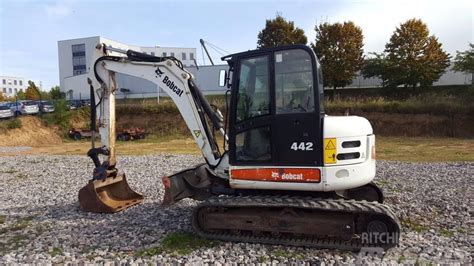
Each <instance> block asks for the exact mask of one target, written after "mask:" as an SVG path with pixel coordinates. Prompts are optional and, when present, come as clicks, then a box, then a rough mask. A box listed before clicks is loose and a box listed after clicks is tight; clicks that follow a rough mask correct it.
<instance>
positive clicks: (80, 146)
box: [0, 136, 474, 173]
mask: <svg viewBox="0 0 474 266" xmlns="http://www.w3.org/2000/svg"><path fill="white" fill-rule="evenodd" d="M219 143H221V141H219ZM376 147H377V159H378V160H393V161H405V162H445V161H450V162H455V161H474V153H472V152H470V151H472V150H474V139H455V138H421V137H419V138H413V137H377V139H376ZM89 149H90V143H89V142H88V141H85V140H84V141H67V142H65V143H62V144H54V145H46V146H41V147H33V148H32V149H31V150H26V151H22V152H20V154H52V155H84V156H85V154H86V153H87V151H88V150H89ZM117 153H118V155H146V154H157V153H158V154H159V153H167V154H195V155H199V154H200V151H199V150H198V148H197V145H196V144H195V143H194V140H192V139H190V138H177V139H173V138H171V137H168V138H158V137H154V136H150V137H149V138H147V139H144V140H138V141H129V142H117ZM17 154H18V153H1V154H0V156H9V155H17ZM6 171H9V170H6ZM12 171H13V170H12ZM11 173H15V172H11Z"/></svg>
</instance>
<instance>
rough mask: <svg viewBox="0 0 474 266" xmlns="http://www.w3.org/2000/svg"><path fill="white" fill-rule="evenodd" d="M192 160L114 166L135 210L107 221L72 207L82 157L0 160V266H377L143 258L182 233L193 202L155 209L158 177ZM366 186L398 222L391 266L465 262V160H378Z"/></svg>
mask: <svg viewBox="0 0 474 266" xmlns="http://www.w3.org/2000/svg"><path fill="white" fill-rule="evenodd" d="M200 161H201V159H200V157H197V156H191V155H163V156H158V155H153V156H130V157H121V158H120V161H119V167H121V169H123V170H124V171H125V173H126V174H127V177H128V180H129V183H130V185H131V186H132V188H133V189H135V190H136V191H137V192H139V193H142V194H143V195H145V196H146V200H145V203H144V204H142V205H140V206H136V207H133V208H130V209H128V210H125V211H123V212H120V213H117V214H113V215H110V214H108V215H107V214H91V213H84V212H82V211H81V210H80V209H79V205H78V202H77V192H78V190H79V189H80V188H81V187H82V186H83V185H85V184H86V182H87V180H88V179H89V177H90V174H91V170H92V163H91V161H90V160H89V159H87V158H86V157H85V156H17V157H0V202H1V205H0V256H1V257H0V264H14V263H48V264H49V263H69V262H72V263H74V264H76V263H124V264H125V263H134V264H140V263H146V262H159V263H189V264H198V263H212V262H214V263H221V264H224V263H226V264H228V263H229V264H236V263H246V264H247V263H265V264H278V263H292V264H301V263H311V264H312V263H315V264H320V263H325V264H334V263H342V264H352V263H358V262H363V263H365V262H375V263H378V262H380V258H378V257H376V256H374V257H372V256H364V257H362V256H359V254H357V253H352V252H346V251H338V250H318V249H310V248H296V247H283V246H271V245H259V244H246V243H227V242H217V243H214V245H213V246H212V247H201V248H198V249H196V250H193V251H192V252H191V253H189V254H187V255H180V254H178V253H176V252H169V251H167V252H154V253H155V254H153V253H152V252H148V254H146V253H147V252H140V251H152V250H155V251H156V249H153V248H154V247H157V246H160V243H161V241H162V240H163V239H164V238H165V237H166V235H170V234H175V233H176V232H181V231H184V232H192V228H191V225H190V222H189V216H190V213H191V211H192V208H193V206H194V205H196V203H197V202H195V201H193V200H183V201H181V202H179V203H178V204H176V205H174V206H172V207H169V208H161V207H160V206H159V202H160V200H161V197H162V196H163V187H162V185H161V181H160V177H161V176H163V175H167V174H171V173H173V172H175V171H177V170H179V169H182V168H184V167H187V166H192V165H194V164H196V163H199V162H200ZM377 171H378V174H377V179H376V182H377V183H378V184H379V185H380V186H381V187H382V188H383V189H384V191H385V195H386V203H387V204H389V205H391V206H392V208H393V210H394V211H395V213H396V214H397V216H398V217H399V218H400V220H401V222H402V224H403V233H402V235H401V239H400V245H399V246H398V247H396V248H393V249H390V250H389V251H388V252H386V253H385V254H384V256H383V258H382V259H383V262H384V263H387V264H395V263H415V262H420V263H424V262H426V263H428V262H432V263H443V264H444V263H466V264H470V263H472V250H473V244H474V236H473V230H472V229H473V223H472V219H471V212H472V206H473V204H472V202H473V201H472V200H473V193H472V192H473V191H472V184H473V182H472V178H473V176H474V164H473V163H424V164H420V163H400V162H379V163H378V168H377Z"/></svg>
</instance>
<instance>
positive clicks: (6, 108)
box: [0, 105, 10, 110]
mask: <svg viewBox="0 0 474 266" xmlns="http://www.w3.org/2000/svg"><path fill="white" fill-rule="evenodd" d="M0 110H10V107H8V106H6V105H0Z"/></svg>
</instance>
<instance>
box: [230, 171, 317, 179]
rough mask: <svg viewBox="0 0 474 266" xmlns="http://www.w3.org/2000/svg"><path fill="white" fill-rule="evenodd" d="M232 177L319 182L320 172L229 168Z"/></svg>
mask: <svg viewBox="0 0 474 266" xmlns="http://www.w3.org/2000/svg"><path fill="white" fill-rule="evenodd" d="M231 178H232V179H240V180H252V181H267V182H298V183H319V182H320V181H321V172H320V170H319V169H312V168H251V169H234V170H231Z"/></svg>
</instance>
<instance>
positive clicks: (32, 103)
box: [23, 101, 36, 106]
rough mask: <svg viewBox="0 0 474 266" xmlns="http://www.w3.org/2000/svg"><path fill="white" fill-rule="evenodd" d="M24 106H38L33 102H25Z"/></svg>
mask: <svg viewBox="0 0 474 266" xmlns="http://www.w3.org/2000/svg"><path fill="white" fill-rule="evenodd" d="M23 104H24V105H26V106H31V105H36V103H35V102H31V101H30V102H23Z"/></svg>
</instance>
